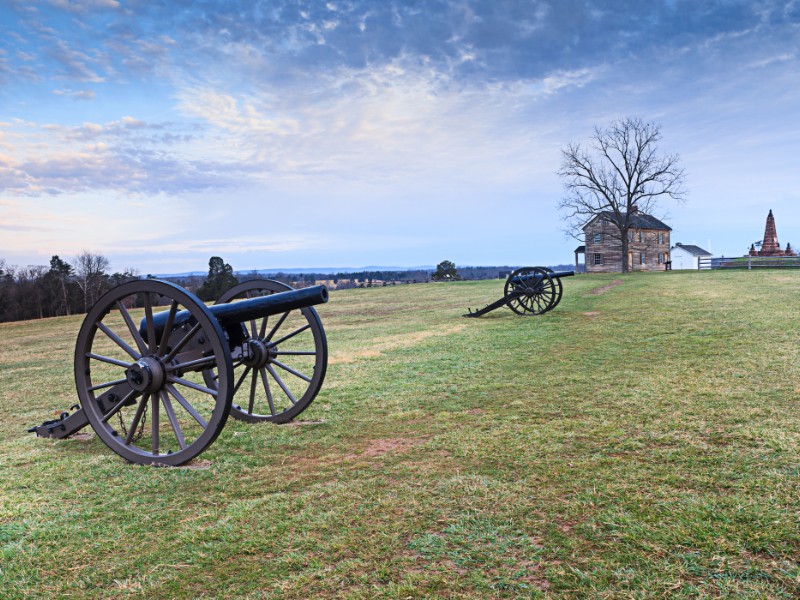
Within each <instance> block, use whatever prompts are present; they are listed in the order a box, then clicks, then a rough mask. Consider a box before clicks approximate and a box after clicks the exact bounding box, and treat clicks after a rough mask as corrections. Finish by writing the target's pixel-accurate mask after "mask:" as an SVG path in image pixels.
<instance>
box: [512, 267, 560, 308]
mask: <svg viewBox="0 0 800 600" xmlns="http://www.w3.org/2000/svg"><path fill="white" fill-rule="evenodd" d="M537 275H539V276H541V278H540V279H539V281H537V282H535V283H532V282H531V281H530V280H528V281H527V282H526V281H525V279H524V278H525V277H533V276H537ZM556 281H558V278H556V279H555V280H554V279H553V278H552V277H550V274H549V273H548V270H547V269H545V268H543V267H522V268H521V269H517V270H515V271H514V272H512V273H511V275H509V276H508V279H506V284H505V288H504V290H503V291H504V295H505V296H506V297H509V296H512V297H511V299H510V300H509V301H508V307H509V308H510V309H511V310H513V311H514V312H515V313H517V314H518V315H523V316H531V315H540V314H542V313H545V312H547V311H548V310H550V309H551V308H553V306H555V304H554V302H556V298H557V297H558V287H559V286H560V283H561V282H558V286H557V285H556Z"/></svg>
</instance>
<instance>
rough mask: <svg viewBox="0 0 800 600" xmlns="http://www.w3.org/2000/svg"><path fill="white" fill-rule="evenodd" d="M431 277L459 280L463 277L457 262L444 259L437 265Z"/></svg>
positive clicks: (437, 279)
mask: <svg viewBox="0 0 800 600" xmlns="http://www.w3.org/2000/svg"><path fill="white" fill-rule="evenodd" d="M431 279H433V280H434V281H457V280H459V279H461V275H459V274H458V270H457V269H456V266H455V264H453V263H452V262H450V261H449V260H443V261H442V262H440V263H439V264H438V265H436V271H434V272H433V275H431Z"/></svg>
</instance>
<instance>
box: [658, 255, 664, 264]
mask: <svg viewBox="0 0 800 600" xmlns="http://www.w3.org/2000/svg"><path fill="white" fill-rule="evenodd" d="M663 262H664V255H663V254H660V253H659V254H658V264H661V263H663Z"/></svg>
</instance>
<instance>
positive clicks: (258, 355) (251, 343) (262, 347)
mask: <svg viewBox="0 0 800 600" xmlns="http://www.w3.org/2000/svg"><path fill="white" fill-rule="evenodd" d="M274 356H275V347H274V346H273V345H272V344H267V343H265V342H263V341H261V340H258V339H253V338H251V339H249V340H247V341H246V342H245V344H244V352H243V356H242V363H243V364H244V365H245V366H248V367H252V368H254V369H260V368H261V367H263V366H264V365H266V364H267V363H268V362H270V360H271V359H272V358H273V357H274Z"/></svg>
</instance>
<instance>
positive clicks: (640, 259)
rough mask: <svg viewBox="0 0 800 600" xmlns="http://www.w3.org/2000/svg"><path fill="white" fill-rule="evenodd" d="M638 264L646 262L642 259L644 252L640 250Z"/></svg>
mask: <svg viewBox="0 0 800 600" xmlns="http://www.w3.org/2000/svg"><path fill="white" fill-rule="evenodd" d="M639 264H640V265H644V264H647V263H646V262H645V260H644V252H640V253H639Z"/></svg>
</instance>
